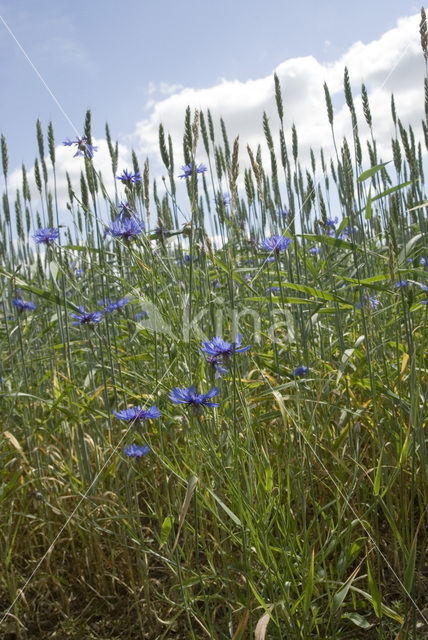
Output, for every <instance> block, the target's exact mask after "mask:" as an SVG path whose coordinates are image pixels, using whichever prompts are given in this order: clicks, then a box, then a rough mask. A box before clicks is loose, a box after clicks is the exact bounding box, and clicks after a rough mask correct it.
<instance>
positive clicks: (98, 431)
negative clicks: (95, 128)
mask: <svg viewBox="0 0 428 640" xmlns="http://www.w3.org/2000/svg"><path fill="white" fill-rule="evenodd" d="M421 36H422V47H423V53H424V56H425V59H426V58H427V42H426V22H425V15H424V12H423V14H422V22H421ZM425 87H426V88H427V87H428V85H427V80H425ZM273 90H274V91H275V98H276V105H277V109H278V121H277V122H273V121H271V120H269V119H268V118H267V116H266V114H264V115H263V130H264V134H265V143H263V144H266V148H267V152H268V156H267V157H268V158H269V160H270V161H269V164H268V166H264V164H263V153H262V148H261V146H259V147H258V148H257V149H251V148H248V162H247V163H246V164H245V166H243V167H242V166H241V167H240V166H239V158H240V151H242V150H241V149H240V141H239V138H238V137H237V138H235V139H233V140H230V139H229V138H228V132H227V127H226V124H225V123H224V122H223V120H221V121H220V123H216V122H214V120H213V118H212V115H211V113H210V112H209V111H207V112H197V111H196V112H194V113H192V111H191V109H190V108H189V109H188V110H187V112H186V114H185V122H184V138H183V156H182V157H183V158H184V164H186V165H187V164H191V165H192V170H191V171H190V173H189V177H188V178H187V179H185V180H182V182H183V183H184V184H185V187H186V190H187V196H188V201H187V202H186V201H185V200H183V201H182V202H178V199H177V198H178V195H177V194H178V193H179V192H180V189H179V188H178V185H177V182H176V181H177V176H178V175H179V171H180V170H179V167H178V166H177V159H176V157H174V153H177V150H175V149H173V145H172V142H171V138H170V137H169V136H168V135H167V133H166V132H165V130H164V128H163V127H162V126H161V127H160V129H159V143H160V156H161V158H162V161H163V163H164V165H165V169H166V172H167V178H165V180H163V181H159V180H158V181H156V180H153V178H152V176H150V171H149V163H148V160H146V161H145V162H142V165H140V164H139V163H140V161H139V159H138V158H137V156H136V154H135V153H133V168H132V171H133V172H137V171H140V172H141V175H142V181H141V182H139V183H137V184H134V185H130V186H127V187H125V197H124V198H122V200H126V201H127V202H128V203H129V206H130V207H131V208H132V209H133V210H134V211H135V212H136V213H137V215H138V216H139V217H140V218H141V219H143V220H144V222H145V226H146V232H145V233H144V234H142V235H140V236H139V237H138V239H137V240H136V241H135V242H132V243H126V242H124V241H122V240H120V239H118V238H113V237H112V235H111V233H105V227H106V226H107V227H111V225H112V222H113V221H114V220H115V218H116V216H117V214H118V209H117V208H118V206H119V201H120V199H121V196H120V193H121V189H122V187H121V185H120V183H118V182H117V181H115V183H116V184H115V189H114V192H113V193H109V192H108V191H107V189H106V188H105V186H104V181H103V177H102V176H101V175H100V174H99V173H97V172H96V171H95V169H94V166H93V164H92V162H91V160H89V159H88V158H76V162H79V163H80V164H81V167H82V173H81V177H80V184H72V183H71V181H70V178H69V177H68V176H67V180H68V202H67V203H66V208H67V210H68V212H69V219H70V223H69V224H68V225H67V227H66V228H64V227H62V228H61V233H60V235H61V239H60V241H59V242H57V243H54V244H53V245H52V246H47V247H45V249H44V250H36V248H35V245H34V242H33V241H32V238H31V235H32V234H33V233H34V231H35V229H36V228H37V227H46V226H49V227H54V226H58V225H59V221H60V218H59V213H58V211H59V209H60V206H61V204H60V202H59V201H58V193H57V181H58V178H59V176H60V175H61V167H60V166H58V165H57V164H56V162H55V148H56V147H55V144H56V143H55V138H54V131H53V127H52V125H51V124H49V126H48V131H47V141H48V155H46V154H45V148H44V147H45V136H44V133H43V129H42V125H41V123H40V122H38V123H37V142H38V152H39V157H38V159H37V160H36V162H35V186H36V189H37V201H36V202H37V206H36V207H35V206H34V202H35V201H34V200H32V198H34V191H33V193H32V192H31V188H30V185H29V181H28V177H27V173H26V169H25V167H23V168H22V176H23V182H22V189H21V190H18V191H17V193H16V194H12V193H10V190H9V189H8V159H7V145H6V140H5V139H4V138H2V145H1V146H2V168H3V176H4V192H3V200H2V202H3V215H2V217H1V220H0V238H1V241H0V254H1V266H0V274H1V287H2V303H1V325H0V350H1V364H0V367H1V369H0V375H1V378H2V382H1V387H0V407H1V415H2V432H3V436H2V445H1V449H0V455H1V469H2V471H1V492H0V495H1V520H0V523H1V524H0V531H1V546H0V549H1V567H2V571H1V573H0V588H1V602H2V609H3V613H2V614H1V617H0V621H1V622H0V629H1V637H2V638H14V637H16V638H38V637H40V638H48V637H64V638H65V637H67V638H82V637H93V638H131V637H132V638H134V637H135V638H137V637H142V638H143V637H147V638H175V637H176V638H198V639H199V638H204V637H209V638H214V639H218V640H220V639H223V638H224V639H225V638H233V639H234V640H237V639H238V638H257V639H262V638H265V637H266V638H271V639H280V638H281V639H284V638H290V639H291V638H292V639H297V638H300V639H302V640H304V639H308V638H326V639H327V638H328V639H333V638H334V639H336V638H337V639H339V638H357V637H361V638H385V639H387V638H402V639H404V638H423V637H426V634H427V633H428V626H427V618H428V612H427V608H426V607H427V600H426V593H427V582H428V574H427V557H426V548H427V535H426V534H427V510H426V490H427V442H426V429H425V427H426V417H427V411H426V396H427V362H426V337H427V306H426V298H427V288H426V285H427V278H426V274H427V269H426V262H425V261H426V259H427V258H428V251H427V222H426V206H425V205H426V202H425V201H426V194H425V189H424V172H423V151H422V143H421V142H418V141H417V138H416V135H415V132H414V131H413V129H412V128H411V127H409V126H407V125H406V124H405V123H403V122H401V120H400V118H399V114H398V113H397V112H396V108H395V104H394V100H393V98H392V103H391V107H392V118H393V123H394V126H395V136H394V138H393V140H392V145H391V154H390V157H388V158H380V157H378V152H377V145H376V139H375V131H374V130H373V125H372V117H371V112H370V105H369V97H368V95H367V91H366V89H365V87H364V86H363V87H362V92H361V96H362V101H363V112H364V117H365V120H366V123H367V125H368V126H369V129H370V137H369V139H368V140H367V141H362V140H361V139H360V136H359V122H358V119H357V115H356V107H355V102H354V99H353V96H352V91H351V83H350V78H349V73H348V70H346V69H345V74H344V91H345V99H346V103H347V106H348V108H349V112H350V121H351V123H352V137H351V138H350V139H344V140H343V141H339V140H337V138H336V137H335V135H334V111H333V107H332V103H331V98H330V94H329V89H328V87H327V85H325V86H324V90H325V96H326V108H327V118H328V120H329V122H330V125H331V130H332V135H333V141H334V148H335V154H334V156H333V157H332V158H327V157H326V156H325V154H324V152H323V151H321V153H320V155H319V156H318V154H316V153H315V152H314V151H311V153H310V157H311V162H310V166H309V167H308V168H306V167H304V166H302V164H301V160H300V156H299V142H298V132H297V131H296V129H295V127H294V126H293V129H292V136H291V140H287V137H286V133H285V125H284V118H285V116H284V108H283V102H282V89H281V86H280V83H279V79H278V78H277V77H276V76H275V77H274V86H273ZM426 94H427V95H428V91H426ZM425 112H426V115H428V104H426V105H425ZM422 127H423V133H424V139H423V144H424V145H425V146H426V147H427V148H428V128H427V127H428V120H425V121H424V122H423V123H422ZM84 134H85V136H86V139H87V141H88V143H89V144H90V143H91V117H90V112H88V113H87V115H86V120H85V125H84ZM106 139H107V143H108V148H109V153H110V156H111V162H112V174H113V176H117V175H119V172H120V171H121V170H122V169H121V167H119V166H118V147H117V144H115V143H114V142H113V141H112V139H111V136H110V131H109V129H108V127H106ZM366 147H367V152H366ZM179 157H180V158H181V150H180V153H179ZM391 159H392V162H389V163H388V162H387V161H390V160H391ZM202 161H203V162H205V163H206V165H207V169H208V170H207V172H205V173H202V172H201V173H198V172H197V167H198V166H199V164H200V162H202ZM241 165H242V161H241ZM367 167H368V168H367ZM48 168H49V170H48ZM51 171H52V172H51ZM180 173H181V172H180ZM50 176H53V179H51V178H50ZM116 185H117V186H116ZM31 186H33V185H31ZM225 193H227V194H228V198H225V199H224V201H223V194H225ZM284 211H286V212H287V213H286V214H285V213H283V212H284ZM185 214H186V216H187V218H185V217H183V216H184V215H185ZM336 216H337V218H338V220H337V222H336V223H335V224H333V221H334V219H335V218H336ZM186 220H187V222H186ZM274 235H284V236H286V237H288V238H290V239H291V240H292V243H291V245H290V247H289V248H288V249H287V250H286V251H284V252H281V253H277V252H275V251H270V252H269V251H266V250H263V249H262V248H261V241H262V240H263V239H272V237H273V236H274ZM214 236H215V237H216V241H215V240H214V238H213V237H214ZM219 239H221V241H220V240H219ZM314 249H316V252H315V251H314ZM400 283H402V284H401V285H400ZM17 289H20V290H21V292H22V294H21V295H22V297H23V299H24V300H26V301H27V300H32V301H33V302H34V303H35V304H36V305H37V308H36V310H35V311H32V312H30V311H23V312H21V313H19V312H18V311H17V310H16V308H14V307H13V306H12V302H11V301H12V299H13V298H16V295H17ZM18 295H19V293H18ZM124 296H126V298H128V300H129V303H128V304H126V305H125V306H124V307H123V308H122V309H121V310H120V311H114V312H112V313H105V314H104V316H103V320H102V322H101V323H99V324H97V325H94V326H85V325H81V326H74V325H73V324H72V320H73V319H72V317H71V315H70V314H71V313H77V312H78V307H79V305H84V306H85V309H86V311H95V310H96V309H100V308H101V307H99V306H98V303H99V301H100V300H102V301H105V300H106V299H110V300H118V299H120V298H123V297H124ZM141 313H143V314H144V315H143V316H141V315H140V316H138V314H141ZM237 333H240V334H242V335H243V345H250V346H251V348H250V350H249V351H248V352H246V353H238V352H236V351H234V352H233V356H232V358H231V359H230V360H229V362H228V363H227V365H228V366H227V372H226V373H223V375H222V377H218V376H216V369H215V367H214V366H213V365H212V364H210V363H209V362H207V359H206V357H205V356H204V354H203V352H202V351H201V345H202V341H203V340H206V339H210V338H212V337H213V336H216V335H217V336H223V338H224V339H225V340H228V341H230V342H233V341H234V340H235V338H236V335H237ZM297 367H305V369H303V370H301V371H302V375H298V372H297V373H296V368H297ZM191 385H195V386H196V387H197V390H198V391H199V392H204V393H205V392H206V391H208V390H209V389H211V388H212V387H213V386H214V385H217V386H218V387H219V390H220V391H219V394H218V397H217V398H215V399H216V400H218V402H219V407H218V408H215V409H213V408H208V407H207V408H206V409H204V410H200V411H192V410H191V409H190V408H189V407H187V406H185V405H175V404H173V403H172V402H171V401H170V399H169V394H170V392H171V390H172V389H173V388H174V387H176V386H178V387H189V386H191ZM137 405H139V406H142V407H145V408H148V407H149V406H151V405H156V406H157V407H159V409H160V410H161V413H162V415H161V417H160V418H158V419H156V420H150V421H147V422H144V423H142V424H137V423H132V422H131V423H126V422H125V423H124V422H122V421H120V420H119V419H117V417H116V416H115V414H114V413H113V411H121V410H124V409H126V408H129V407H131V406H137ZM131 443H136V444H138V445H143V444H147V445H149V447H150V453H149V454H148V455H146V456H144V457H142V458H141V459H139V458H135V459H132V458H129V457H127V455H126V454H125V447H126V446H127V445H129V444H131ZM54 632H56V633H57V635H56V636H54V635H53V633H54ZM58 634H59V635H58ZM61 634H62V635H61Z"/></svg>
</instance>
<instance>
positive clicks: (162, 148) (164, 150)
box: [159, 123, 169, 169]
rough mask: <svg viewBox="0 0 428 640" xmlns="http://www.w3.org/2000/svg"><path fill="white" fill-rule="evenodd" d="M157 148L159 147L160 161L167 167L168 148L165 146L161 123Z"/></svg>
mask: <svg viewBox="0 0 428 640" xmlns="http://www.w3.org/2000/svg"><path fill="white" fill-rule="evenodd" d="M159 149H160V154H161V158H162V162H163V163H164V165H165V167H166V168H167V169H169V157H168V150H167V148H166V142H165V131H164V128H163V125H162V123H161V124H160V125H159Z"/></svg>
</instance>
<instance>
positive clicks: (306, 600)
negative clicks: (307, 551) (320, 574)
mask: <svg viewBox="0 0 428 640" xmlns="http://www.w3.org/2000/svg"><path fill="white" fill-rule="evenodd" d="M314 571H315V548H314V549H312V555H311V564H310V566H309V573H308V577H307V580H306V586H305V591H304V597H303V611H304V614H305V616H307V615H308V612H309V607H310V605H311V600H312V590H313V588H314Z"/></svg>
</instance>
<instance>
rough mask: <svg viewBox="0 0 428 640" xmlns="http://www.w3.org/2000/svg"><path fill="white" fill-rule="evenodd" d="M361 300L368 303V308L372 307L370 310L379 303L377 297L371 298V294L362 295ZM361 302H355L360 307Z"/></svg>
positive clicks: (373, 309)
mask: <svg viewBox="0 0 428 640" xmlns="http://www.w3.org/2000/svg"><path fill="white" fill-rule="evenodd" d="M363 302H366V303H368V304H369V305H370V308H371V309H372V311H375V310H376V309H377V308H378V306H379V305H380V300H379V298H373V297H372V296H370V295H369V296H363ZM361 307H362V304H361V302H358V303H357V308H358V309H361Z"/></svg>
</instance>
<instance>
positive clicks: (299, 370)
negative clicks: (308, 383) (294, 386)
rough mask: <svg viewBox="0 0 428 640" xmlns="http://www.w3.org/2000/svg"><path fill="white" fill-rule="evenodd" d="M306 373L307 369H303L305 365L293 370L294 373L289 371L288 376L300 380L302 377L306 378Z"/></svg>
mask: <svg viewBox="0 0 428 640" xmlns="http://www.w3.org/2000/svg"><path fill="white" fill-rule="evenodd" d="M307 373H308V369H307V367H305V365H302V366H300V367H297V368H296V369H294V371H291V372H290V375H291V376H293V378H300V377H302V376H306V375H307Z"/></svg>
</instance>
